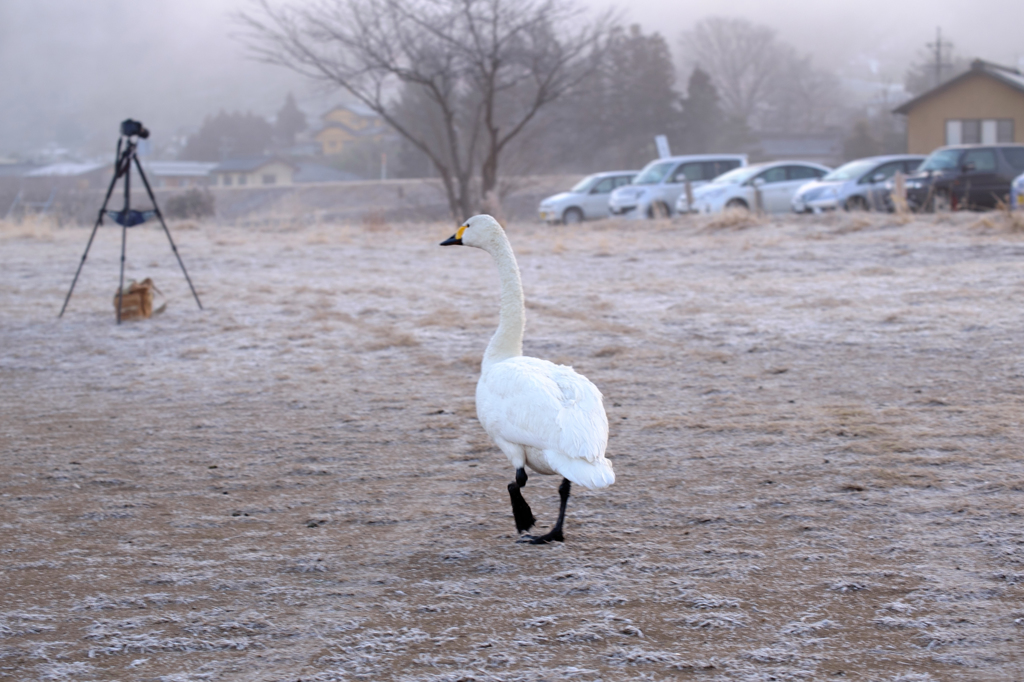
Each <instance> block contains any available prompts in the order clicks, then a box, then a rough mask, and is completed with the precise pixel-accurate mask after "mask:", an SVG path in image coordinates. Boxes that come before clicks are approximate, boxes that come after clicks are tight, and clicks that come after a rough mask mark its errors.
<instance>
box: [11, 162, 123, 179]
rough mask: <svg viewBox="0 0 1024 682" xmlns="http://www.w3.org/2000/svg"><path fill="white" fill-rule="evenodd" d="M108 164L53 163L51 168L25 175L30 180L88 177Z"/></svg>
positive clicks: (37, 169) (47, 167)
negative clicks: (88, 174) (87, 175)
mask: <svg viewBox="0 0 1024 682" xmlns="http://www.w3.org/2000/svg"><path fill="white" fill-rule="evenodd" d="M109 165H110V164H108V163H74V162H70V161H65V162H63V163H52V164H50V165H49V166H43V167H42V168H36V169H35V170H32V171H29V172H28V173H25V177H28V178H43V177H58V176H64V177H68V176H74V175H86V174H87V173H92V172H93V171H96V170H99V169H100V168H105V167H107V166H109Z"/></svg>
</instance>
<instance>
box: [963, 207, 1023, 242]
mask: <svg viewBox="0 0 1024 682" xmlns="http://www.w3.org/2000/svg"><path fill="white" fill-rule="evenodd" d="M971 229H972V230H981V231H985V232H1009V233H1011V234H1020V233H1022V232H1024V209H1018V210H1016V211H1015V210H1013V209H1012V208H1011V207H1010V206H1009V204H1007V203H1005V202H1003V201H1000V202H999V205H998V206H997V210H995V211H990V212H989V213H986V214H985V215H983V216H982V217H981V218H980V219H978V220H976V221H974V222H973V223H971Z"/></svg>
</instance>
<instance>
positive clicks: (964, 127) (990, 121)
mask: <svg viewBox="0 0 1024 682" xmlns="http://www.w3.org/2000/svg"><path fill="white" fill-rule="evenodd" d="M1001 142H1013V119H1012V118H960V119H949V120H948V121H946V144H997V143H1001Z"/></svg>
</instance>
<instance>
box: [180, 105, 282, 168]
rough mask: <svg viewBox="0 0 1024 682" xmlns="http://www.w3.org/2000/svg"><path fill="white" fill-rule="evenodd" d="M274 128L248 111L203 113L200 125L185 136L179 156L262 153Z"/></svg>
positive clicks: (192, 158) (212, 158) (196, 157)
mask: <svg viewBox="0 0 1024 682" xmlns="http://www.w3.org/2000/svg"><path fill="white" fill-rule="evenodd" d="M273 137H274V128H273V127H272V126H271V125H270V124H269V123H267V121H266V119H264V118H262V117H260V116H256V115H255V114H252V113H245V114H241V113H238V112H234V113H231V114H228V113H225V112H224V111H221V112H220V113H218V114H217V115H216V116H212V117H211V116H207V117H206V119H205V120H204V121H203V125H202V127H201V128H200V129H199V132H197V133H196V134H195V135H192V136H190V137H189V138H188V142H187V143H186V144H185V149H183V150H182V152H181V154H180V158H181V159H184V160H187V161H222V160H224V159H229V158H240V157H246V156H262V155H263V154H264V153H265V152H266V151H267V149H268V148H269V147H270V144H271V141H272V140H273Z"/></svg>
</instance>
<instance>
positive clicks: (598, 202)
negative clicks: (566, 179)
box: [538, 170, 638, 225]
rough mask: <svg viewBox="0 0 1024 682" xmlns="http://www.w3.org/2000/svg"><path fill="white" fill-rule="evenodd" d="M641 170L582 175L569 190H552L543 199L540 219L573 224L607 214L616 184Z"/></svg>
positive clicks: (618, 184)
mask: <svg viewBox="0 0 1024 682" xmlns="http://www.w3.org/2000/svg"><path fill="white" fill-rule="evenodd" d="M637 172H638V171H635V170H631V171H608V172H605V173H594V174H593V175H588V176H587V177H585V178H583V179H582V180H580V181H579V182H577V183H576V185H575V186H574V187H573V188H572V189H570V190H569V191H568V192H560V193H558V194H553V195H552V196H550V197H548V198H547V199H545V200H544V201H542V202H540V208H539V209H538V211H539V213H540V219H541V220H543V221H545V222H548V223H562V224H564V225H572V224H574V223H578V222H581V221H584V220H594V219H595V218H607V217H608V196H609V195H610V194H611V192H612V190H614V189H615V188H616V187H621V186H623V185H628V184H629V183H630V182H631V181H632V180H633V178H634V177H636V174H637Z"/></svg>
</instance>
